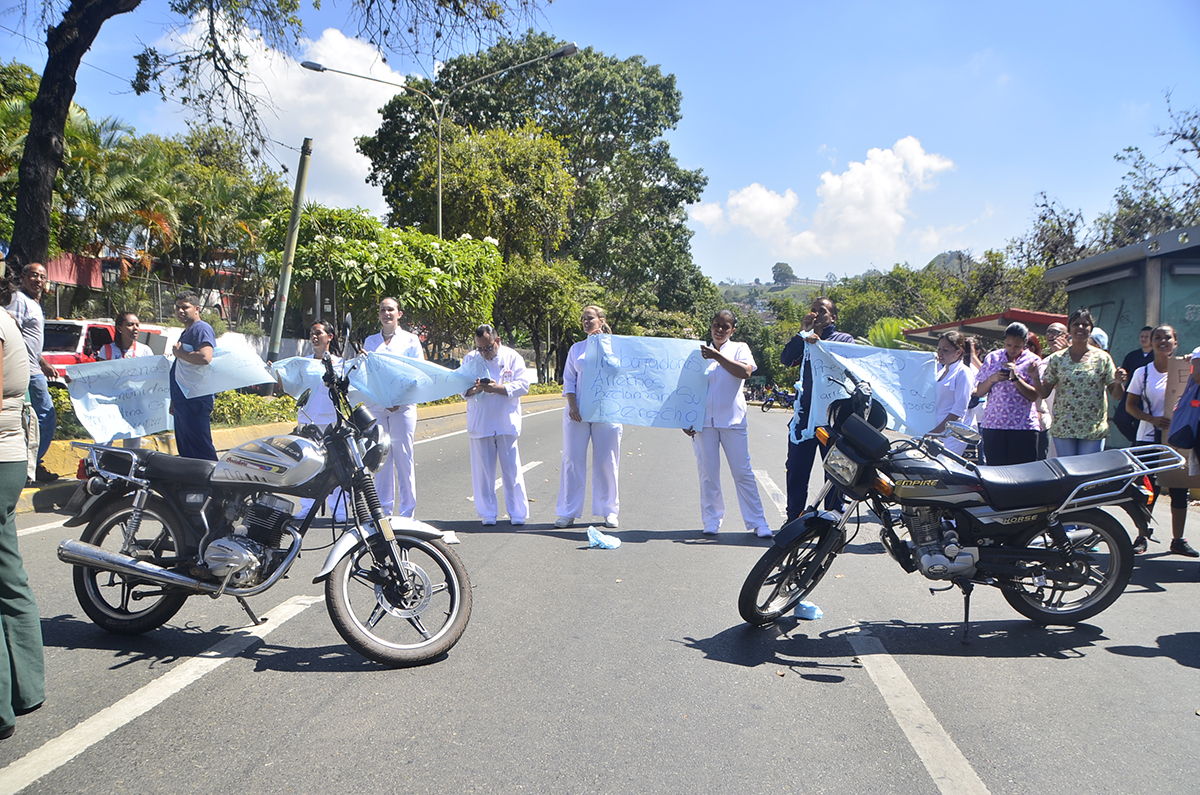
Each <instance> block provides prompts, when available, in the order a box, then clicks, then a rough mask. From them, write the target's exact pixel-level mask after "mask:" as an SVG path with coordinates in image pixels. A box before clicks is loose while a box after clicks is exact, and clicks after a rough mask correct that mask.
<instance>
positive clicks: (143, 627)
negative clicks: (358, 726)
mask: <svg viewBox="0 0 1200 795" xmlns="http://www.w3.org/2000/svg"><path fill="white" fill-rule="evenodd" d="M347 325H348V324H347ZM324 382H325V386H326V388H328V389H329V392H330V397H331V399H332V401H333V404H334V406H335V407H336V409H337V420H336V422H334V423H333V424H331V425H330V426H329V427H328V428H327V429H325V430H321V429H320V428H318V427H317V426H314V425H308V426H305V427H304V428H302V429H299V432H298V433H296V434H291V435H284V436H270V437H267V438H264V439H258V440H256V441H253V442H248V443H246V444H243V445H240V446H239V447H236V448H234V449H233V450H230V451H229V452H227V453H226V454H225V455H224V456H222V457H221V460H220V461H217V462H215V463H214V462H212V461H201V460H197V459H191V458H180V457H177V456H172V455H166V454H164V453H157V452H151V451H147V450H127V449H124V448H119V447H109V446H106V445H97V444H77V445H76V446H78V447H83V448H86V449H87V450H88V455H87V458H86V459H85V464H84V470H85V475H86V480H85V481H83V482H82V483H80V485H79V487H78V489H77V490H76V492H75V494H74V495H73V496H72V498H71V500H70V502H69V503H68V505H67V510H68V511H69V512H70V513H72V514H73V518H71V519H70V520H68V521H67V523H66V524H67V526H68V527H75V526H80V525H86V529H85V530H84V531H83V536H82V537H81V539H80V540H78V541H74V540H67V541H63V542H62V544H61V545H59V548H58V557H59V558H60V559H61V560H63V561H65V562H67V563H71V564H74V566H75V569H74V581H75V594H76V597H77V598H78V600H79V604H80V606H81V607H82V608H83V610H84V612H85V613H87V615H88V617H89V618H91V619H92V621H94V622H95V623H96V624H98V625H100V626H101V627H104V628H105V629H107V630H109V631H110V632H115V633H118V634H126V635H132V634H138V633H142V632H147V631H149V630H152V629H155V628H157V627H159V626H162V625H163V624H164V623H166V622H167V621H169V620H170V619H171V617H172V616H174V615H175V614H176V613H177V612H178V611H179V609H180V608H181V607H182V606H183V603H184V602H185V601H186V600H187V598H188V597H189V596H193V595H196V594H206V595H208V596H211V597H212V598H214V599H215V598H217V597H220V596H223V595H228V596H232V597H234V598H235V599H237V601H238V602H239V603H240V604H241V606H242V607H243V609H245V611H246V613H247V615H249V616H250V619H251V621H253V622H254V623H255V624H258V623H261V621H260V620H259V618H258V617H257V616H256V615H255V613H254V611H253V610H252V609H251V608H250V605H249V604H248V603H247V602H246V598H247V597H250V596H254V595H256V594H260V593H262V592H264V591H266V590H267V589H268V588H270V587H271V586H273V585H275V583H277V582H279V581H280V580H281V579H282V578H283V577H284V576H286V575H287V573H288V571H289V569H290V568H291V566H292V564H293V563H294V562H295V560H296V558H297V557H299V555H300V552H301V545H302V543H303V541H304V537H305V534H306V533H307V532H308V530H309V528H310V526H311V525H312V523H313V520H314V519H315V518H316V517H317V514H318V513H319V512H320V510H321V508H322V506H323V505H324V504H325V500H326V498H327V497H328V496H329V495H330V493H332V492H333V491H334V490H335V489H336V488H338V487H341V488H342V489H343V490H344V491H343V492H342V494H343V495H344V496H343V499H345V500H346V501H347V507H348V510H347V515H348V521H346V522H345V523H342V524H340V525H339V523H337V522H334V532H335V534H338V533H340V535H337V537H336V540H335V542H334V544H333V546H332V549H330V551H329V553H328V555H326V558H325V565H324V566H322V568H321V570H320V571H319V572H318V573H317V575H316V577H315V578H314V580H313V582H323V583H324V585H325V601H326V606H327V608H328V610H329V617H330V619H331V620H332V621H333V625H334V627H336V628H337V631H338V633H339V634H340V635H341V636H342V638H344V639H345V641H346V643H348V644H349V645H350V646H351V647H352V648H354V649H355V650H356V651H357V652H359V653H360V654H362V655H363V656H364V657H367V658H369V659H371V660H374V661H376V662H379V663H382V664H384V665H388V666H392V667H403V666H410V665H417V664H420V663H424V662H428V661H431V660H433V659H435V658H437V657H439V656H440V655H442V654H444V653H445V652H447V651H448V650H449V649H450V648H451V647H452V646H454V644H455V643H457V642H458V639H459V637H460V636H461V635H462V633H463V630H465V629H466V626H467V621H468V620H469V618H470V615H471V583H470V581H469V580H468V578H467V571H466V569H465V568H464V566H463V564H462V561H461V560H459V558H458V556H457V555H456V554H454V552H453V551H452V550H451V549H450V548H448V547H447V546H446V545H445V543H443V541H442V537H443V534H442V533H441V532H440V531H439V530H437V529H435V528H433V527H431V526H429V525H427V524H425V523H423V522H418V521H416V520H415V519H408V518H403V517H398V516H392V517H389V516H385V515H384V512H383V508H382V506H381V504H380V501H379V497H378V495H377V493H376V490H375V480H374V477H373V475H372V472H374V471H375V470H377V469H378V468H379V466H380V465H381V464H382V462H383V460H384V458H385V457H386V455H387V452H388V447H389V445H390V439H389V437H388V436H387V435H386V434H385V433H383V429H382V427H381V426H379V425H378V424H377V423H376V421H375V418H374V417H373V416H372V415H371V413H370V412H369V411H368V410H367V409H366V408H365V407H364V406H362V405H359V406H358V407H356V408H351V406H350V404H349V401H348V400H347V397H346V395H347V390H348V388H349V378H348V376H347V375H341V376H340V377H339V376H338V375H337V374H336V373H335V372H334V367H333V363H332V362H331V360H330V359H329V357H328V355H326V358H325V374H324ZM309 394H310V393H309V392H308V391H307V390H306V391H305V393H304V394H303V395H301V397H300V400H299V403H300V405H301V406H303V405H304V404H305V402H306V401H307V399H308V396H309ZM289 497H300V498H309V499H312V500H313V505H312V508H311V509H310V510H309V511H308V513H307V514H305V515H303V516H294V515H293V512H294V510H295V509H294V506H293V502H292V500H291V499H288V498H289Z"/></svg>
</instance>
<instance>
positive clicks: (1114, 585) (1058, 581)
mask: <svg viewBox="0 0 1200 795" xmlns="http://www.w3.org/2000/svg"><path fill="white" fill-rule="evenodd" d="M1063 526H1064V529H1065V530H1066V533H1067V541H1068V545H1069V547H1070V550H1071V553H1072V557H1071V559H1070V560H1069V561H1068V562H1066V563H1064V564H1051V563H1040V562H1037V561H1029V562H1028V564H1027V567H1026V568H1027V570H1028V572H1029V573H1028V574H1027V575H1025V576H1022V577H1017V578H1014V579H1012V580H1011V581H1010V582H1009V584H1008V585H1009V587H1007V588H1005V589H1004V591H1003V593H1004V598H1005V600H1006V601H1007V602H1008V603H1009V604H1010V605H1011V606H1012V607H1013V609H1014V610H1016V611H1017V612H1018V613H1020V614H1021V615H1023V616H1026V617H1027V618H1030V619H1032V620H1033V621H1035V622H1037V623H1039V624H1066V625H1071V624H1077V623H1079V622H1081V621H1086V620H1087V619H1089V618H1091V617H1092V616H1094V615H1096V614H1098V613H1100V612H1102V611H1104V610H1105V609H1107V608H1108V607H1109V605H1111V604H1112V603H1113V602H1115V601H1116V600H1117V598H1118V597H1119V596H1120V595H1121V594H1122V593H1123V592H1124V590H1125V586H1126V585H1127V584H1128V583H1129V577H1130V576H1131V575H1132V573H1133V546H1132V543H1131V542H1130V540H1129V534H1128V533H1126V532H1125V529H1124V528H1123V527H1121V525H1120V523H1119V522H1118V521H1117V520H1116V519H1115V518H1113V517H1112V516H1111V515H1109V514H1108V513H1106V512H1104V511H1101V510H1098V509H1093V510H1088V511H1079V512H1078V513H1072V514H1070V515H1069V516H1067V517H1066V520H1065V521H1064V522H1063ZM1018 544H1019V545H1020V546H1024V547H1028V548H1031V549H1039V550H1041V549H1048V548H1050V549H1052V548H1055V546H1054V542H1053V540H1052V539H1051V538H1050V534H1049V533H1048V532H1045V531H1043V530H1038V529H1034V530H1032V531H1030V532H1028V533H1026V534H1025V535H1023V536H1021V538H1020V539H1019V541H1018ZM1066 577H1070V578H1071V579H1067V578H1066ZM1080 578H1082V581H1078V580H1079V579H1080Z"/></svg>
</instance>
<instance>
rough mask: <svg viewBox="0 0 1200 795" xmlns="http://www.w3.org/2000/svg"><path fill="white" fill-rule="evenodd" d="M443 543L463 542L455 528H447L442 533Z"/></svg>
mask: <svg viewBox="0 0 1200 795" xmlns="http://www.w3.org/2000/svg"><path fill="white" fill-rule="evenodd" d="M442 543H443V544H461V543H462V542H461V541H459V540H458V535H457V534H456V533H455V532H454V531H453V530H446V531H444V532H443V533H442Z"/></svg>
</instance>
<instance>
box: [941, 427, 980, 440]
mask: <svg viewBox="0 0 1200 795" xmlns="http://www.w3.org/2000/svg"><path fill="white" fill-rule="evenodd" d="M946 430H947V431H949V432H950V435H951V436H953V437H954V438H955V439H958V440H959V441H960V442H966V443H967V444H979V442H980V440H981V439H983V436H982V434H980V433H979V431H977V430H975V429H974V428H972V427H971V426H970V425H967V424H966V423H962V422H947V423H946Z"/></svg>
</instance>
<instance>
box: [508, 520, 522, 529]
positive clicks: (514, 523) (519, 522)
mask: <svg viewBox="0 0 1200 795" xmlns="http://www.w3.org/2000/svg"><path fill="white" fill-rule="evenodd" d="M508 523H509V524H510V525H512V526H513V527H520V526H521V525H523V524H525V520H524V519H509V520H508Z"/></svg>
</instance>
